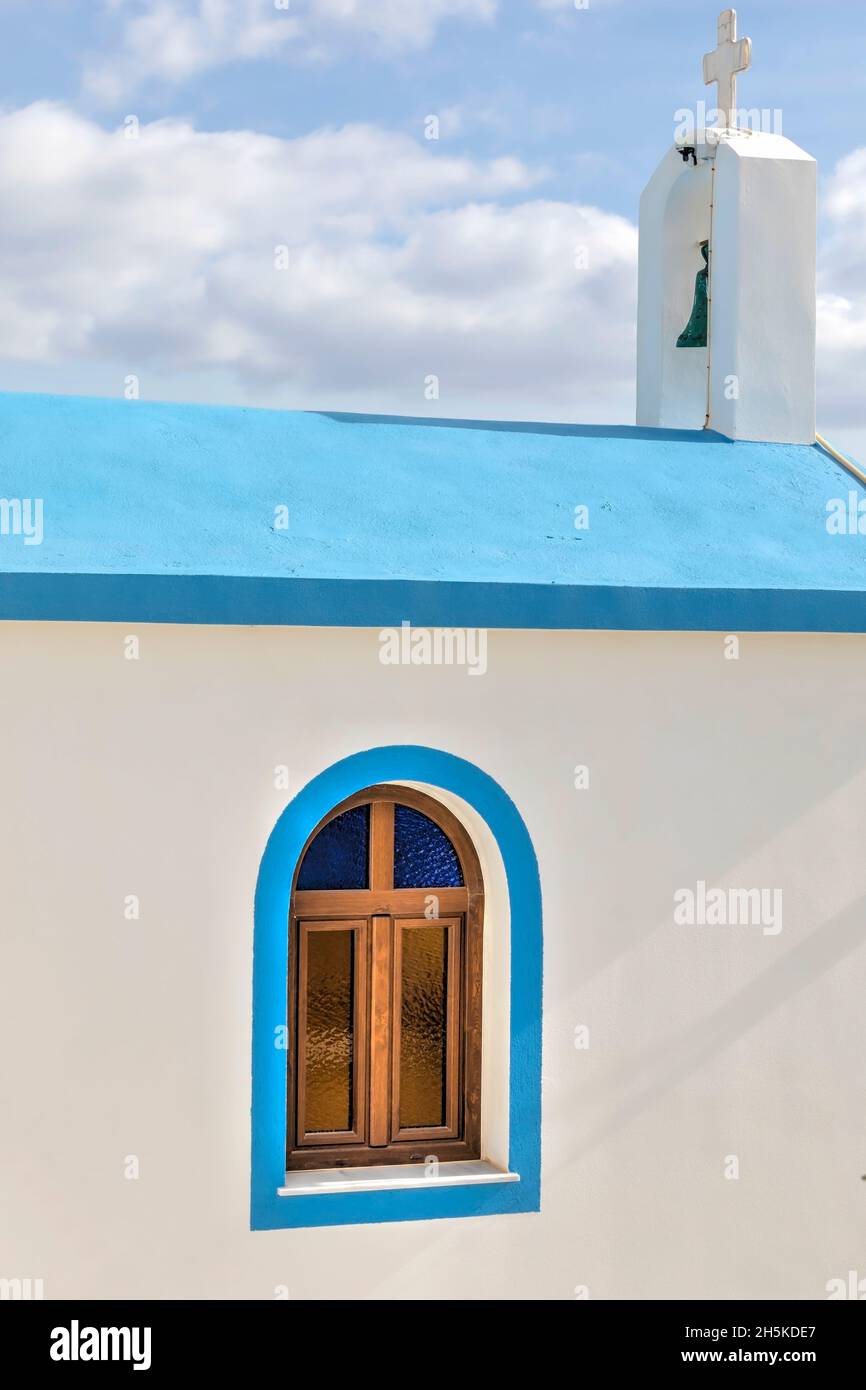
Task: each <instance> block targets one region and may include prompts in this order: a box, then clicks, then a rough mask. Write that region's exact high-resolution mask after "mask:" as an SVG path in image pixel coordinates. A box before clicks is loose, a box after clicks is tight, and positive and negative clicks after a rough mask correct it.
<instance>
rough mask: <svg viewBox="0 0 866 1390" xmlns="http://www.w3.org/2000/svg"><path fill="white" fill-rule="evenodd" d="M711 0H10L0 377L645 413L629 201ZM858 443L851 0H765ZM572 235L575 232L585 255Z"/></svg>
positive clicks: (847, 441) (846, 435)
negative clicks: (811, 189) (806, 173)
mask: <svg viewBox="0 0 866 1390" xmlns="http://www.w3.org/2000/svg"><path fill="white" fill-rule="evenodd" d="M720 8H721V5H720V4H719V0H712V2H711V3H707V0H692V3H691V4H688V5H682V4H681V3H673V0H581V2H580V3H578V4H577V5H576V4H575V0H137V3H134V2H133V0H39V3H33V0H0V94H2V106H0V197H2V207H3V215H2V218H0V388H2V389H6V390H27V391H60V392H82V393H86V394H94V395H108V396H111V395H115V396H117V395H123V394H124V393H128V391H129V389H130V386H129V383H130V382H131V381H133V380H134V382H135V387H134V388H133V389H137V390H138V391H139V393H140V397H141V398H142V399H163V400H165V399H169V400H189V401H211V402H222V403H226V404H253V405H262V406H271V407H290V408H311V409H336V410H341V409H342V410H363V411H372V412H394V413H401V414H413V415H424V414H430V415H438V416H448V417H461V416H467V417H482V418H492V419H510V418H512V419H513V418H517V419H542V420H559V421H585V422H589V423H592V422H629V421H631V420H632V419H633V418H634V339H635V308H636V286H637V208H638V199H639V196H640V191H641V189H642V187H643V186H644V184H645V183H646V182H647V180H648V178H649V177H650V175H651V173H652V171H653V169H654V167H655V165H656V164H657V163H658V161H659V160H660V159H661V157H662V156H663V154H664V153H665V151H666V150H667V149H668V148H669V146H670V144H671V143H672V141H673V138H674V130H675V127H676V123H677V116H676V113H677V111H678V110H681V109H682V108H686V107H689V108H694V107H695V105H696V103H697V102H698V101H699V100H702V99H703V100H707V101H708V104H709V105H712V89H709V88H706V87H704V85H703V81H702V73H701V59H702V55H703V54H704V53H705V52H706V51H708V50H710V49H712V48H714V47H715V36H716V17H717V14H718V12H719V9H720ZM739 18H740V33H741V34H748V35H750V36H751V38H752V41H753V63H752V68H751V70H750V71H749V72H748V73H747V74H746V75H745V76H743V77H742V78H741V79H740V90H739V102H740V104H741V105H742V106H748V107H757V108H760V109H766V110H767V111H768V112H769V113H771V115H772V113H774V112H775V111H778V112H779V113H780V115H779V117H778V118H777V119H778V120H780V121H781V126H782V130H783V131H784V133H785V134H786V135H788V136H789V137H790V138H791V139H793V140H795V141H796V142H797V143H798V144H800V145H802V146H803V147H804V148H805V149H807V150H808V151H809V152H810V153H811V154H813V155H815V156H816V158H817V159H818V161H819V190H820V191H819V198H820V218H819V221H820V240H819V346H818V352H819V429H820V430H821V432H822V433H823V434H825V435H827V436H828V437H829V438H830V439H832V440H833V441H834V442H836V443H837V444H838V445H839V446H840V447H842V448H844V449H848V450H849V451H851V452H854V453H855V454H856V455H857V456H858V457H860V458H861V459H862V458H866V410H864V391H863V383H864V380H866V233H864V222H866V115H864V109H863V101H862V96H863V90H864V79H863V55H864V53H866V6H862V5H859V4H855V3H852V0H823V3H822V4H821V5H820V6H816V5H814V4H813V3H811V0H784V2H783V0H749V3H747V4H745V5H743V6H741V7H740V11H739ZM578 248H580V255H577V254H576V253H577V250H578Z"/></svg>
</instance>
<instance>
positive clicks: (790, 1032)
mask: <svg viewBox="0 0 866 1390" xmlns="http://www.w3.org/2000/svg"><path fill="white" fill-rule="evenodd" d="M749 61H750V46H749V43H748V40H745V39H738V38H737V34H736V16H735V15H734V14H733V12H731V11H726V12H725V13H724V14H723V15H722V17H721V20H720V28H719V43H718V46H717V48H716V50H715V51H714V53H713V54H711V55H709V57H708V59H707V60H706V62H705V74H704V75H705V77H706V79H707V80H708V81H709V82H713V83H717V84H718V91H719V95H718V98H717V100H718V106H719V113H718V114H719V119H718V121H717V123H716V124H714V125H713V126H711V127H708V128H706V129H696V130H695V131H694V132H693V134H692V136H691V138H687V139H685V140H678V141H677V142H676V143H675V144H673V145H672V146H671V148H670V149H669V150H668V151H667V153H666V154H665V155H664V157H663V158H662V160H661V163H660V164H659V166H658V168H657V170H656V172H655V173H654V174H653V175H652V177H651V178H650V180H649V183H648V184H647V187H646V190H645V192H644V195H643V198H642V201H641V207H640V269H639V277H640V286H639V312H638V320H639V322H638V373H637V423H636V424H635V425H634V426H630V425H629V426H625V425H616V426H610V427H605V426H599V425H594V426H579V425H568V424H537V423H513V422H501V423H491V422H483V421H456V420H453V421H452V420H442V419H411V418H396V417H384V416H363V415H347V414H343V415H341V414H323V413H303V412H280V411H268V410H254V409H243V408H233V407H226V408H216V407H210V406H193V405H183V406H181V405H171V404H150V403H145V402H135V403H131V402H126V401H114V400H108V399H86V398H78V397H71V396H67V397H63V396H39V395H22V394H19V395H4V396H0V440H2V454H3V476H2V491H3V494H4V496H3V499H2V506H0V519H2V532H3V534H2V536H0V690H2V696H0V698H2V707H3V713H4V728H5V737H4V740H3V759H2V787H3V792H2V797H0V805H2V822H0V843H2V846H3V905H2V970H0V1027H2V1042H3V1053H4V1059H5V1061H4V1067H3V1081H2V1090H3V1094H2V1126H0V1169H2V1173H3V1181H2V1198H0V1201H2V1205H3V1208H4V1210H3V1216H2V1222H0V1229H2V1236H0V1276H2V1277H3V1278H5V1279H8V1280H15V1279H18V1280H21V1281H25V1280H31V1281H33V1284H32V1285H31V1286H35V1285H36V1284H37V1282H38V1287H39V1288H40V1291H42V1293H43V1294H44V1297H46V1298H63V1297H69V1298H73V1297H74V1298H79V1297H80V1298H100V1299H104V1298H120V1299H128V1298H183V1299H187V1298H189V1299H201V1298H206V1299H207V1298H240V1299H272V1298H291V1299H306V1298H314V1299H330V1298H349V1299H358V1298H385V1299H478V1298H494V1299H574V1298H578V1299H582V1298H591V1299H607V1298H627V1299H646V1298H661V1299H666V1298H745V1299H769V1298H782V1299H791V1298H806V1299H808V1298H815V1299H822V1298H827V1297H828V1296H834V1290H835V1289H836V1288H837V1287H842V1284H841V1283H839V1284H838V1285H837V1282H834V1281H847V1280H848V1275H849V1271H850V1270H852V1269H858V1268H859V1269H860V1270H861V1272H862V1273H863V1274H864V1275H866V1267H864V1257H863V1247H862V1236H861V1234H860V1231H861V1230H862V1206H863V1200H864V1184H863V1175H864V1173H866V1128H864V1119H866V1107H864V1103H863V1100H864V1084H863V1059H864V1052H866V1027H864V1016H866V1015H864V1006H863V1000H864V997H866V932H864V925H866V920H864V895H866V854H864V851H863V838H864V825H866V753H864V747H866V745H864V738H863V727H864V724H863V721H864V709H866V637H864V633H866V477H864V475H863V474H862V473H861V472H860V471H859V470H858V469H857V468H856V466H855V465H853V464H851V463H849V462H847V461H846V460H844V459H843V458H842V457H841V456H840V455H838V454H836V452H835V451H834V450H832V449H831V448H828V447H826V446H825V445H824V444H823V442H816V439H817V436H816V418H815V235H816V230H815V229H816V170H815V163H814V161H813V160H812V159H811V158H810V157H809V156H808V155H807V154H806V153H805V152H804V151H803V150H802V149H800V148H798V147H797V146H796V145H795V144H793V143H792V141H791V140H790V139H788V138H785V137H783V136H781V135H777V134H769V133H762V132H756V131H753V130H751V129H748V128H746V127H744V126H743V125H742V124H741V123H739V122H738V117H737V109H736V87H735V83H736V73H737V72H740V71H743V69H744V68H745V67H746V66H747V65H748V63H749ZM578 328H579V325H576V329H578Z"/></svg>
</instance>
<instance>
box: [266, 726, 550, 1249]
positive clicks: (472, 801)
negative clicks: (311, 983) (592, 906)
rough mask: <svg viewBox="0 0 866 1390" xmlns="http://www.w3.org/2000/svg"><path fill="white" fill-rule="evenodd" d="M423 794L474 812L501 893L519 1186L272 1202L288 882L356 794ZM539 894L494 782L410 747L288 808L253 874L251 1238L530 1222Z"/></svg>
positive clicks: (358, 765)
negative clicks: (490, 841)
mask: <svg viewBox="0 0 866 1390" xmlns="http://www.w3.org/2000/svg"><path fill="white" fill-rule="evenodd" d="M394 781H408V782H425V783H428V784H429V785H430V786H433V787H440V788H441V789H442V790H444V791H449V792H453V793H454V794H455V795H456V796H459V797H462V799H463V800H464V801H466V802H467V803H468V804H469V805H470V806H472V807H473V808H474V809H475V810H476V811H477V812H478V814H479V815H480V816H481V817H482V819H483V820H484V821H485V822H486V824H487V826H488V827H489V829H490V831H491V833H492V834H493V836H494V838H495V840H496V843H497V845H498V847H499V851H500V853H501V855H502V860H503V863H504V865H505V874H506V879H507V883H508V898H509V907H510V919H511V1014H510V1030H511V1042H510V1075H509V1088H510V1098H509V1167H510V1169H511V1171H512V1172H516V1173H519V1175H520V1181H519V1182H510V1183H501V1184H499V1183H492V1184H481V1183H478V1184H472V1185H467V1186H466V1187H458V1186H454V1187H444V1186H443V1187H436V1186H435V1185H434V1184H433V1183H430V1184H425V1185H424V1186H423V1187H419V1188H412V1189H409V1190H403V1191H387V1192H345V1193H326V1194H323V1195H321V1196H307V1197H279V1196H278V1195H277V1189H278V1188H279V1187H281V1186H282V1185H283V1184H284V1182H285V1149H286V1062H287V1053H286V1050H285V1048H284V1047H280V1046H278V1045H277V1040H278V1037H279V1030H280V1029H281V1028H284V1027H285V1024H286V971H287V963H288V919H289V900H290V897H291V888H292V876H293V874H294V869H295V865H296V863H297V861H298V858H299V856H300V853H301V850H302V849H303V846H304V843H305V842H306V840H307V837H308V836H309V835H310V833H311V832H312V830H313V829H314V828H315V826H316V825H317V824H318V823H319V821H320V820H321V819H322V817H323V816H325V815H326V814H327V813H328V812H329V811H331V810H332V809H333V807H334V806H336V805H338V804H339V802H341V801H343V800H344V799H345V798H346V797H348V796H352V795H353V794H354V793H355V792H357V791H360V790H361V789H362V788H363V787H368V786H373V785H375V784H376V783H379V782H394ZM541 950H542V941H541V888H540V884H539V879H538V865H537V863H536V859H535V852H534V850H533V848H532V842H531V840H530V838H529V833H528V831H527V829H526V826H525V825H524V823H523V821H522V819H521V817H520V814H519V812H518V811H517V808H516V807H515V805H514V803H513V802H512V801H511V800H510V799H509V798H508V796H507V795H506V793H505V792H504V791H503V790H502V788H501V787H500V786H499V784H498V783H497V782H495V781H494V780H493V778H492V777H489V776H488V775H487V773H485V772H482V771H481V769H480V768H478V767H475V766H474V765H473V764H472V763H469V762H466V761H465V760H464V759H463V758H458V757H455V756H454V755H453V754H451V753H443V752H441V751H439V750H437V749H434V748H423V747H418V746H411V745H408V746H402V747H401V746H394V747H387V748H372V749H368V750H367V751H366V752H363V753H356V754H353V755H352V756H351V757H348V758H343V759H342V761H340V762H338V763H334V764H333V765H332V766H331V767H329V768H327V769H326V770H325V771H324V772H322V773H320V774H319V775H318V776H317V777H314V778H313V780H312V781H311V782H308V783H307V785H306V786H305V787H304V789H303V791H301V792H299V794H298V795H297V796H296V797H295V798H294V799H293V800H292V801H290V802H289V804H288V806H287V807H286V808H285V810H284V811H283V813H282V815H281V816H280V818H279V820H278V821H277V823H276V825H275V826H274V828H273V830H272V832H271V834H270V837H269V839H268V843H267V846H266V847H265V852H264V855H263V857H262V862H261V865H260V868H259V876H258V882H257V885H256V899H255V935H254V941H253V1053H252V1055H253V1075H252V1182H251V1191H250V1227H251V1229H252V1230H254V1231H273V1230H283V1229H286V1228H291V1227H299V1226H345V1225H358V1224H363V1223H372V1222H380V1221H427V1220H431V1219H433V1218H437V1217H454V1216H485V1215H494V1214H497V1213H508V1212H525V1211H538V1210H539V1205H540V1187H541Z"/></svg>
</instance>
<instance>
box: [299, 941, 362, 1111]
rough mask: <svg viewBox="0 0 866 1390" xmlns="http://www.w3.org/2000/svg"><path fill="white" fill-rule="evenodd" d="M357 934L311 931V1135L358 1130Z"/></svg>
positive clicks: (308, 1063)
mask: <svg viewBox="0 0 866 1390" xmlns="http://www.w3.org/2000/svg"><path fill="white" fill-rule="evenodd" d="M354 941H355V933H354V932H351V931H311V932H308V933H307V1042H306V1073H307V1075H306V1082H307V1085H306V1115H305V1116H304V1129H305V1130H306V1131H307V1133H308V1134H314V1133H320V1132H322V1131H327V1130H346V1129H351V1128H352V1121H353V1115H352V1079H353V1075H352V1074H353V1061H354V1058H353V1051H354V1002H353V995H354V983H355V980H354V976H355V951H354Z"/></svg>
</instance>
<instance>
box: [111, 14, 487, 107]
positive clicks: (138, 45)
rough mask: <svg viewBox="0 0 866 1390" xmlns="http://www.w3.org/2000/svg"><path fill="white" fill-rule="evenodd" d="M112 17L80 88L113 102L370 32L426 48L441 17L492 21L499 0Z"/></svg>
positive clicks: (318, 52) (387, 43)
mask: <svg viewBox="0 0 866 1390" xmlns="http://www.w3.org/2000/svg"><path fill="white" fill-rule="evenodd" d="M103 4H104V7H105V9H106V10H107V11H108V13H109V16H111V15H113V16H115V18H116V20H117V33H116V36H115V41H114V42H113V43H112V42H111V41H109V43H108V44H107V47H106V50H105V51H104V52H103V53H100V55H99V56H98V58H94V59H93V60H92V61H91V62H90V63H89V64H88V65H87V67H86V70H85V79H84V81H85V88H86V90H87V91H88V92H89V93H90V95H91V96H92V97H94V98H95V99H97V100H99V101H102V102H105V103H107V104H108V105H115V104H116V103H117V102H118V101H120V100H121V99H123V98H130V97H131V96H132V94H133V92H134V91H135V90H136V89H137V88H138V87H139V86H140V85H141V84H142V83H144V82H146V81H148V80H150V79H158V80H161V81H165V82H172V83H177V82H183V81H186V80H187V79H188V78H190V77H194V76H196V75H198V74H199V73H202V72H206V71H208V70H209V69H213V68H218V67H223V66H225V65H226V64H228V63H233V62H240V61H245V60H250V59H255V58H266V57H276V56H279V55H280V54H282V53H283V52H285V51H287V50H289V49H291V50H294V51H296V52H297V53H298V54H299V55H302V56H315V57H322V56H324V55H325V53H326V52H327V51H328V49H329V48H330V47H332V46H334V45H335V44H336V45H337V46H339V45H340V44H345V43H346V42H351V41H352V40H354V41H356V42H357V40H358V39H359V38H370V39H372V40H374V41H375V42H378V43H379V44H381V45H383V46H384V47H386V48H388V49H418V48H424V47H426V46H427V45H428V44H429V43H430V42H431V41H432V40H433V38H434V37H435V34H436V30H437V28H438V27H439V25H440V24H441V23H442V22H443V21H444V20H447V19H454V18H458V19H466V20H474V21H487V20H491V19H492V18H493V17H494V15H495V13H496V4H497V0H144V3H143V4H141V5H139V6H137V8H136V9H135V11H134V12H131V13H128V12H127V7H126V6H125V5H124V4H123V3H122V0H103Z"/></svg>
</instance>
